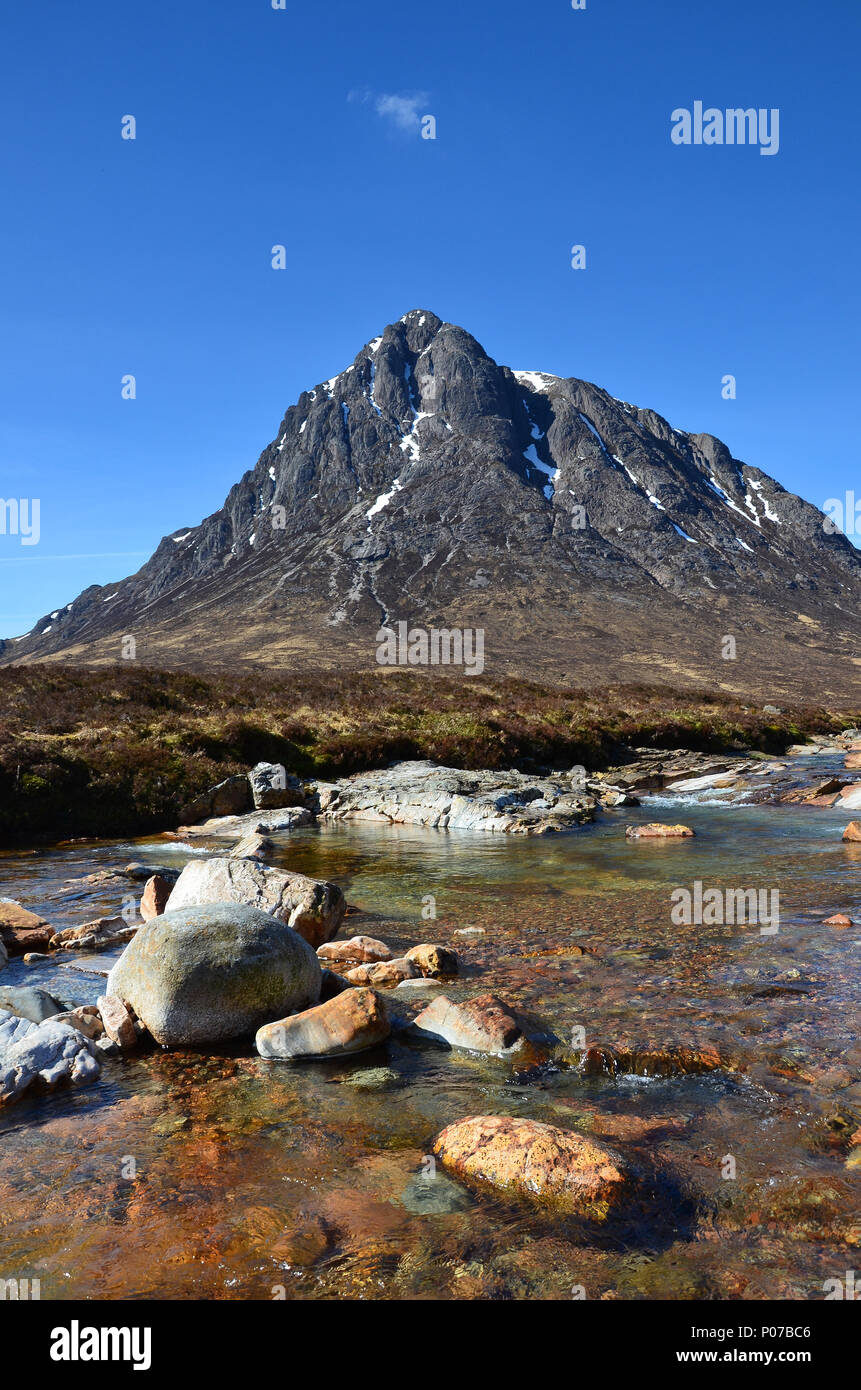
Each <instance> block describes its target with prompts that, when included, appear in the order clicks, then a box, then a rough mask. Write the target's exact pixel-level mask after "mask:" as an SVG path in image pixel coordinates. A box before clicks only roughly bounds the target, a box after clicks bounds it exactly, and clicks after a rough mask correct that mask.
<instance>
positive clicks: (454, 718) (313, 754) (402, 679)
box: [0, 663, 861, 844]
mask: <svg viewBox="0 0 861 1390" xmlns="http://www.w3.org/2000/svg"><path fill="white" fill-rule="evenodd" d="M859 716H861V711H854V712H853V711H851V710H846V711H843V710H841V711H827V710H824V709H820V708H817V707H815V706H797V707H791V708H790V707H784V708H781V709H775V707H773V706H770V705H766V706H764V707H761V708H758V707H754V706H753V705H752V704H744V703H743V702H741V701H739V700H737V699H735V698H732V697H729V696H725V695H719V694H716V695H703V696H701V697H691V696H689V695H686V696H679V695H677V694H676V693H674V692H673V691H671V690H669V689H664V688H659V687H654V688H652V687H645V686H630V685H628V686H626V685H623V684H618V685H609V686H608V687H607V689H606V690H604V691H602V692H600V693H597V692H595V691H585V690H578V689H575V688H570V687H555V686H545V685H539V684H536V683H532V682H528V681H521V680H513V679H492V678H489V677H488V676H486V675H485V676H482V677H476V678H472V679H469V680H467V679H464V678H462V677H460V678H451V677H444V676H438V675H433V674H432V673H430V672H428V671H424V670H423V671H421V672H420V673H418V672H401V671H393V672H390V673H388V674H383V673H376V672H375V673H366V672H365V673H351V672H341V673H338V672H331V671H326V672H320V673H318V674H316V675H314V674H311V675H308V674H304V675H301V676H295V677H291V676H273V675H272V674H270V673H268V672H262V671H250V672H247V673H245V674H240V675H230V676H228V675H225V674H223V673H221V674H219V673H213V674H200V675H190V674H184V673H179V672H167V671H157V670H151V669H148V668H138V667H135V666H133V665H132V664H131V663H121V664H119V665H117V666H115V667H100V668H92V667H90V668H77V669H76V668H74V667H69V666H47V665H45V666H42V665H40V666H26V667H13V668H7V669H4V670H0V837H2V839H3V840H4V841H5V842H6V843H7V844H12V843H35V842H36V841H40V842H42V843H45V842H49V841H52V840H54V841H56V840H59V839H63V838H67V837H72V836H81V835H90V836H106V835H142V834H147V833H152V832H156V831H161V830H168V829H173V828H175V827H176V826H177V825H178V824H179V822H180V819H181V811H182V808H183V807H185V806H187V805H188V804H189V803H190V802H192V801H193V800H194V798H195V797H197V796H199V795H201V794H202V793H203V792H205V791H206V789H207V788H208V787H211V786H212V785H214V784H216V783H218V782H221V781H223V780H225V779H226V778H228V777H231V776H234V775H237V774H242V773H244V772H245V771H247V769H248V768H249V767H251V766H253V765H254V764H255V763H257V762H260V761H266V762H274V763H281V764H283V765H284V766H285V767H286V768H288V769H289V770H290V771H291V772H293V773H296V774H298V775H299V776H300V777H303V778H323V779H331V778H335V777H342V776H345V775H348V774H350V773H356V772H365V771H370V770H372V769H375V768H381V767H384V766H386V765H387V764H389V763H391V762H395V761H398V760H403V759H430V760H432V761H435V762H438V763H443V764H446V765H449V766H453V767H457V768H462V769H473V770H476V769H500V768H506V769H507V768H512V767H515V768H519V769H520V770H522V771H524V772H529V773H533V774H536V775H540V774H541V773H543V772H548V771H552V770H557V769H567V768H570V767H572V766H575V765H580V766H582V767H584V768H585V769H586V770H587V771H590V772H594V771H602V770H605V769H606V768H609V767H612V766H614V765H615V764H618V763H620V762H622V761H627V760H628V758H629V757H630V750H631V749H636V748H656V749H678V748H683V749H691V750H696V751H702V752H713V753H727V752H735V753H744V752H747V751H759V752H763V753H768V754H781V753H783V752H784V751H785V749H786V748H787V747H788V746H789V745H790V744H793V743H798V742H803V741H804V740H805V739H807V738H809V737H813V736H816V735H820V734H825V735H827V734H832V733H835V732H837V731H838V730H840V729H842V728H845V727H847V726H848V725H850V724H853V723H855V722H857V719H858V718H859Z"/></svg>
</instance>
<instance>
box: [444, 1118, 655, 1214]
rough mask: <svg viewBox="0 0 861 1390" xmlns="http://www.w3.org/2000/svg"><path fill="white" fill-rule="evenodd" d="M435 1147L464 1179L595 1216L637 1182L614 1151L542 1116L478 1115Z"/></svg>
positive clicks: (452, 1128)
mask: <svg viewBox="0 0 861 1390" xmlns="http://www.w3.org/2000/svg"><path fill="white" fill-rule="evenodd" d="M433 1151H434V1153H435V1154H436V1155H437V1156H438V1157H439V1159H440V1161H441V1162H442V1164H443V1166H444V1167H445V1168H447V1169H449V1170H450V1171H451V1172H453V1173H456V1174H457V1175H458V1176H459V1177H461V1178H467V1179H473V1180H475V1179H477V1180H479V1181H480V1182H484V1183H488V1184H490V1186H492V1187H495V1188H502V1189H503V1190H508V1191H511V1192H515V1193H518V1194H522V1195H523V1196H525V1197H528V1198H529V1199H530V1200H532V1201H535V1200H538V1201H545V1202H548V1203H550V1204H552V1205H553V1206H555V1207H558V1208H561V1209H562V1210H564V1211H567V1212H573V1213H576V1214H578V1215H582V1216H586V1217H589V1218H591V1219H592V1220H603V1219H604V1218H605V1217H606V1216H607V1215H608V1213H609V1212H611V1211H612V1210H613V1209H614V1208H616V1207H618V1206H619V1205H620V1204H621V1203H622V1202H623V1201H624V1200H625V1199H626V1197H627V1196H628V1194H629V1192H630V1190H631V1188H632V1185H633V1184H632V1179H631V1175H630V1173H629V1172H628V1169H627V1167H626V1165H625V1163H624V1160H623V1159H622V1158H620V1157H619V1155H618V1154H616V1153H614V1152H613V1150H612V1149H608V1148H606V1147H605V1145H603V1144H599V1143H597V1142H596V1141H595V1140H594V1139H587V1138H585V1137H584V1136H583V1135H581V1134H575V1133H574V1132H573V1131H571V1130H563V1129H557V1128H556V1126H555V1125H547V1124H540V1123H539V1122H538V1121H537V1120H526V1119H513V1118H510V1117H508V1116H498V1115H473V1116H470V1117H469V1118H468V1119H465V1120H458V1121H457V1122H456V1123H455V1124H452V1125H449V1126H448V1128H447V1129H444V1130H443V1131H442V1133H441V1134H439V1135H437V1138H436V1139H435V1140H434V1143H433Z"/></svg>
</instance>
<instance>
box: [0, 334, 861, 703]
mask: <svg viewBox="0 0 861 1390" xmlns="http://www.w3.org/2000/svg"><path fill="white" fill-rule="evenodd" d="M822 522H823V517H822V514H821V513H820V512H819V511H818V510H817V509H816V508H815V507H813V506H811V505H810V504H809V503H807V502H804V501H803V500H802V499H801V498H799V497H796V496H795V495H793V494H792V493H789V492H786V491H785V490H784V489H783V488H782V487H781V486H780V484H779V483H777V482H775V481H774V480H773V479H772V478H770V477H768V475H767V474H765V473H763V472H761V471H760V470H759V469H758V468H755V467H753V466H751V465H749V464H746V463H741V462H740V461H739V460H738V459H735V458H733V456H732V455H731V454H730V451H729V449H728V448H727V447H726V445H725V444H722V443H721V441H720V440H718V439H716V438H714V437H713V436H712V435H709V434H687V433H685V432H684V431H681V430H676V429H674V428H673V427H672V426H671V425H670V424H668V423H667V421H666V420H664V419H662V417H661V416H660V415H657V414H656V413H655V412H654V411H652V410H648V409H642V408H639V407H636V406H634V405H630V404H628V403H626V402H624V401H621V400H618V399H616V398H615V397H613V396H611V395H609V394H608V393H607V392H606V391H605V390H602V389H601V388H600V387H598V386H594V385H592V384H591V383H589V382H585V381H580V380H577V379H576V378H573V377H566V378H563V377H556V376H551V375H549V374H547V373H544V372H540V371H512V370H511V369H509V368H508V367H504V366H500V365H498V364H497V363H496V362H494V361H493V359H492V358H490V357H489V356H488V355H487V353H486V352H485V351H484V349H483V348H482V347H481V345H480V344H479V343H478V342H477V341H476V340H475V338H473V337H472V336H471V335H470V334H469V333H467V332H466V331H465V330H464V329H463V328H459V327H457V325H455V324H451V323H443V322H442V321H441V320H440V319H439V318H437V317H436V315H435V314H432V313H430V312H428V311H427V310H419V309H415V310H413V311H412V312H411V313H408V314H405V315H404V317H403V318H402V319H400V320H399V321H398V322H397V323H394V324H390V325H389V327H388V328H386V329H385V331H384V332H383V333H382V335H381V336H380V337H377V338H373V339H372V340H371V341H370V342H368V343H367V344H366V345H365V346H364V347H363V348H362V350H361V351H360V352H359V353H358V355H357V356H356V357H355V359H354V361H353V362H352V363H351V365H350V366H348V367H347V368H346V369H345V370H344V371H342V372H340V373H339V374H338V375H337V376H334V377H332V378H331V379H330V380H329V381H326V382H323V383H321V384H320V385H318V386H316V387H314V389H313V390H310V391H303V392H302V394H301V396H300V397H299V400H298V401H297V402H296V404H295V405H291V406H290V407H289V409H288V410H287V413H286V414H285V416H284V418H283V420H282V421H281V424H280V426H279V428H278V432H277V435H276V437H275V439H274V440H273V442H272V443H271V444H269V445H268V447H267V448H266V449H265V450H264V451H263V453H262V454H261V455H260V458H259V459H258V461H257V463H256V464H255V466H254V467H253V468H252V469H251V470H250V471H249V472H247V473H246V474H245V475H244V476H243V477H242V478H241V479H240V481H239V482H238V483H236V484H235V486H234V487H233V488H231V490H230V492H229V494H228V496H227V499H226V501H225V503H224V506H223V507H222V508H221V509H220V511H217V512H215V513H214V514H213V515H212V516H209V517H207V518H206V519H205V520H204V521H202V522H200V523H199V524H198V525H196V526H188V527H184V528H180V529H179V530H177V531H175V532H174V533H173V534H172V535H169V536H166V537H165V538H164V539H163V540H162V541H161V543H160V544H159V546H158V548H157V550H156V551H155V553H154V554H153V556H152V557H151V558H150V559H149V560H148V561H147V563H146V564H145V565H144V566H143V567H142V568H141V569H140V570H139V571H138V572H137V574H134V575H132V576H131V577H130V578H128V579H125V580H122V581H121V582H120V583H118V584H112V585H108V586H106V587H100V586H97V585H94V586H92V587H91V588H89V589H86V590H84V592H83V593H82V594H80V595H79V596H78V598H76V599H75V600H74V602H72V603H70V604H68V605H67V606H66V607H64V608H59V609H56V610H55V611H54V612H52V613H51V614H49V615H46V617H45V618H43V619H41V620H40V621H39V622H38V623H37V624H36V626H35V627H34V629H33V631H32V632H31V633H28V634H27V635H26V636H25V637H18V638H13V639H10V640H7V641H5V642H3V643H2V644H0V661H2V662H3V663H5V664H8V663H10V662H13V661H14V662H18V661H33V660H57V659H65V660H74V661H81V662H88V663H90V662H105V661H113V660H119V659H120V658H121V657H122V656H123V654H124V651H123V640H124V638H128V637H129V636H131V637H133V638H134V639H135V652H136V656H137V658H138V659H140V660H143V661H145V662H147V663H151V664H161V665H169V666H203V665H225V664H231V663H234V664H243V665H248V664H255V663H258V664H265V665H279V666H285V667H296V666H299V665H302V666H317V667H320V666H324V667H325V666H335V665H339V666H356V665H359V666H368V665H373V664H374V661H375V651H376V643H375V638H376V634H377V632H378V630H379V629H380V628H381V627H383V626H391V625H394V624H396V623H398V622H401V621H406V622H407V623H409V624H411V625H413V624H415V625H423V626H425V627H430V626H432V625H436V626H445V627H448V628H451V627H455V626H459V627H471V628H473V629H478V628H480V629H483V630H484V632H485V649H486V662H487V667H488V669H490V668H491V666H492V665H495V667H496V669H497V670H498V671H500V672H502V671H507V672H518V673H520V674H527V673H533V672H534V673H536V674H538V673H539V672H540V673H541V674H542V675H545V676H550V677H555V678H559V679H566V680H568V681H571V682H573V683H576V684H592V683H595V682H598V681H602V680H608V679H610V678H611V677H612V678H613V679H614V680H615V681H624V680H634V679H638V680H642V679H648V680H651V681H661V682H662V683H667V684H673V685H685V686H690V685H696V686H700V687H711V688H714V687H716V686H720V687H723V688H725V689H750V690H751V691H752V692H756V691H762V692H764V693H765V694H773V695H774V694H780V693H781V692H787V693H789V694H793V695H803V696H805V697H806V698H813V697H815V698H816V699H817V700H818V699H824V698H825V697H826V696H827V695H842V696H846V695H848V694H849V693H850V692H851V691H852V689H853V686H854V680H853V676H852V672H853V669H854V668H853V666H852V661H853V659H854V656H855V652H856V651H857V650H858V640H859V636H861V620H859V617H858V612H859V598H861V556H859V554H858V552H857V551H856V550H855V549H854V548H853V547H852V545H851V544H850V543H849V542H848V541H847V540H846V538H845V537H844V536H842V535H840V534H839V533H838V534H828V533H827V532H826V531H825V530H824V529H823V525H822ZM727 638H732V644H728V643H727V641H726V639H727Z"/></svg>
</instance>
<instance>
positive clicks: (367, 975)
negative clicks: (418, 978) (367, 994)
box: [346, 956, 419, 985]
mask: <svg viewBox="0 0 861 1390" xmlns="http://www.w3.org/2000/svg"><path fill="white" fill-rule="evenodd" d="M418 973H419V968H418V966H417V965H414V964H413V962H412V961H411V960H406V959H405V957H403V956H401V957H399V958H398V959H397V960H379V961H376V962H373V961H371V962H369V963H368V964H367V965H356V966H354V968H353V969H352V970H348V971H347V974H346V978H347V979H348V980H349V981H350V984H353V985H396V984H398V982H399V981H400V980H410V979H412V977H413V976H414V975H418Z"/></svg>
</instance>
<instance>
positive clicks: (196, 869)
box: [167, 856, 347, 947]
mask: <svg viewBox="0 0 861 1390" xmlns="http://www.w3.org/2000/svg"><path fill="white" fill-rule="evenodd" d="M203 903H246V904H247V905H248V906H249V907H256V908H257V909H258V910H259V911H261V912H266V913H268V914H269V916H270V917H274V918H276V920H277V921H279V922H286V923H287V926H288V927H293V929H294V931H297V932H298V933H299V935H300V936H304V938H305V940H306V941H308V942H310V943H311V945H312V946H315V947H316V946H321V945H322V944H323V942H324V941H328V940H329V939H330V938H331V937H333V936H334V935H335V933H336V931H337V930H338V928H339V927H340V925H341V922H342V921H343V918H344V911H345V909H346V906H347V904H346V903H345V901H344V895H343V893H342V892H341V890H340V888H338V887H337V886H336V884H334V883H321V882H320V881H319V880H318V879H316V878H306V876H305V875H304V874H291V873H285V872H284V871H283V870H282V869H272V868H268V867H267V866H266V865H264V864H257V863H255V861H254V860H252V859H233V858H227V857H222V856H216V857H214V858H212V859H205V860H197V861H195V862H193V863H191V864H186V866H185V868H184V869H183V871H182V873H181V874H180V876H179V878H178V879H177V883H176V887H175V888H174V890H173V892H172V893H171V895H170V898H169V900H168V905H167V910H168V911H169V912H174V911H175V910H176V909H177V908H179V907H199V906H200V905H201V904H203Z"/></svg>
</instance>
